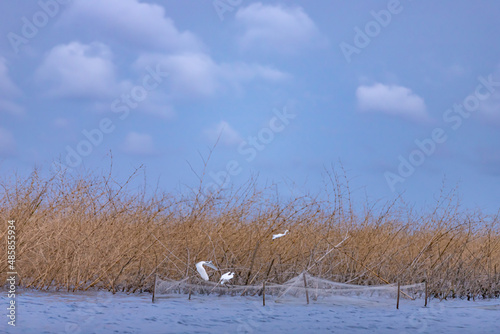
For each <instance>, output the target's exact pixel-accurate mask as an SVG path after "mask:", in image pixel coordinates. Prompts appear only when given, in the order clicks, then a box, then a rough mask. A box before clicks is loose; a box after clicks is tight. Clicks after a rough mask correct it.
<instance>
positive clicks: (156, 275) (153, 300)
mask: <svg viewBox="0 0 500 334" xmlns="http://www.w3.org/2000/svg"><path fill="white" fill-rule="evenodd" d="M157 277H158V274H156V273H155V282H154V286H153V298H152V300H151V302H152V303H154V302H155V292H156V278H157Z"/></svg>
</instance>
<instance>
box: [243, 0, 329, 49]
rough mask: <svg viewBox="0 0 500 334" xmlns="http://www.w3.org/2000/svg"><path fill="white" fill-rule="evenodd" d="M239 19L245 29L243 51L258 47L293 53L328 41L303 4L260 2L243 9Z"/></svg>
mask: <svg viewBox="0 0 500 334" xmlns="http://www.w3.org/2000/svg"><path fill="white" fill-rule="evenodd" d="M236 21H237V22H238V23H239V24H240V25H241V26H242V27H243V28H244V32H243V35H242V36H241V37H240V39H239V41H238V42H239V44H240V47H241V48H242V49H244V50H247V49H252V48H256V49H258V50H272V51H276V52H283V53H290V52H296V51H298V50H300V49H303V48H304V47H307V46H311V45H314V44H318V43H324V41H325V38H324V37H322V36H321V34H320V32H319V30H318V28H317V27H316V24H315V23H314V21H313V20H311V18H310V17H309V16H308V15H307V14H306V13H305V12H304V10H303V9H302V8H301V7H286V6H281V5H263V4H262V3H260V2H257V3H253V4H251V5H249V6H247V7H244V8H240V9H239V10H238V12H237V13H236Z"/></svg>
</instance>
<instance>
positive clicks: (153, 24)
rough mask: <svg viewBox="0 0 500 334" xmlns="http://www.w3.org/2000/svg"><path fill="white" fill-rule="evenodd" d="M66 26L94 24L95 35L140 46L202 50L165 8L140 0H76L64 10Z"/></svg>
mask: <svg viewBox="0 0 500 334" xmlns="http://www.w3.org/2000/svg"><path fill="white" fill-rule="evenodd" d="M59 24H60V25H62V26H75V27H78V26H82V27H91V31H94V32H96V35H95V36H94V38H97V37H99V39H102V38H103V37H104V38H110V39H113V40H115V39H116V40H118V42H126V44H134V45H136V46H137V47H140V48H147V49H149V50H163V51H187V50H191V51H192V50H200V49H201V48H202V47H203V45H202V43H201V42H200V41H199V40H198V39H197V38H196V36H195V35H193V34H192V33H191V32H189V31H185V32H180V31H179V30H178V29H177V28H176V27H175V24H174V23H173V21H172V20H171V19H169V18H167V17H165V9H164V8H163V7H161V6H159V5H156V4H150V3H145V2H139V1H137V0H106V1H101V0H75V1H74V2H73V4H72V6H71V7H69V8H68V9H67V10H65V12H64V13H63V15H62V17H61V21H60V22H59Z"/></svg>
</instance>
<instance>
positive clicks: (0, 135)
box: [0, 128, 16, 155]
mask: <svg viewBox="0 0 500 334" xmlns="http://www.w3.org/2000/svg"><path fill="white" fill-rule="evenodd" d="M15 150H16V141H15V140H14V136H13V135H12V133H11V132H10V131H9V130H7V129H4V128H0V155H12V154H14V152H15Z"/></svg>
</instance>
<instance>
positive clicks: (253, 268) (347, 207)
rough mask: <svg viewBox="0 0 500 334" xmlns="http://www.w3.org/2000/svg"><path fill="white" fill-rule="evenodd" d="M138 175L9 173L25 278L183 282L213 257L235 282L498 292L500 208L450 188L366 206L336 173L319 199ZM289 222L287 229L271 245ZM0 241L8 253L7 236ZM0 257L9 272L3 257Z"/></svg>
mask: <svg viewBox="0 0 500 334" xmlns="http://www.w3.org/2000/svg"><path fill="white" fill-rule="evenodd" d="M138 176H139V171H136V173H134V175H132V176H131V178H130V179H128V180H125V181H124V182H118V181H116V180H115V179H114V178H113V176H112V175H111V174H107V175H99V174H98V173H90V172H89V173H85V174H79V175H78V176H71V175H68V174H64V173H62V174H54V175H53V176H49V177H42V176H41V175H40V173H39V172H38V171H36V170H35V171H34V172H33V173H32V174H31V175H30V176H29V177H27V178H25V179H22V178H15V177H12V178H10V179H4V180H3V181H2V183H1V189H2V190H1V193H0V221H2V223H1V224H0V235H1V236H2V239H3V238H5V236H6V233H7V221H8V220H9V219H14V220H15V221H16V228H17V262H16V265H17V271H18V273H19V277H20V282H19V284H20V285H21V286H24V287H31V288H36V289H54V288H55V289H65V290H69V291H75V290H87V289H91V288H100V289H107V290H110V291H113V292H114V291H118V290H119V291H129V292H135V291H144V290H146V291H148V290H150V289H151V287H152V284H153V277H154V275H153V274H154V273H158V274H159V275H160V276H164V277H170V278H173V279H180V278H183V277H186V276H190V275H195V274H196V272H195V271H194V264H195V263H196V262H197V261H201V260H212V261H213V262H214V264H215V265H216V266H217V267H218V268H221V269H223V270H226V269H227V270H232V271H235V272H236V277H235V283H237V284H257V283H259V284H260V283H261V282H262V281H263V280H266V281H268V282H275V283H282V282H284V281H286V280H288V279H290V278H291V277H294V276H296V275H298V274H299V273H301V272H302V271H304V270H308V271H309V272H310V273H311V274H312V275H315V276H320V277H323V278H326V279H330V280H335V281H338V282H350V283H355V284H383V283H384V282H391V283H392V282H401V284H410V283H417V282H423V281H425V280H426V281H427V282H428V285H429V291H430V294H431V295H433V296H435V297H439V298H449V297H467V298H476V297H498V296H499V295H500V272H499V271H500V227H499V219H498V216H487V215H484V214H482V213H481V212H474V211H467V210H462V209H461V208H460V206H459V204H457V201H455V199H454V196H453V194H448V195H443V196H442V197H441V199H440V200H438V201H437V202H436V206H435V208H434V209H431V210H429V211H428V212H417V211H416V210H414V209H412V208H411V207H408V206H405V205H404V204H403V203H402V202H401V201H399V200H396V201H394V202H391V203H387V204H386V205H383V206H381V205H371V206H370V205H369V204H370V203H367V204H365V205H364V209H363V206H356V205H354V204H353V203H351V200H350V196H349V187H348V183H347V181H346V179H344V178H342V177H339V176H338V175H337V174H335V173H333V172H332V173H329V174H328V177H329V183H328V188H327V191H326V192H327V194H328V195H327V196H322V197H321V198H322V200H320V199H319V197H316V198H315V197H310V196H302V197H297V198H292V199H283V198H282V197H280V196H279V195H277V194H276V193H275V192H274V190H273V189H274V188H273V187H270V188H266V189H259V188H258V187H257V186H256V184H255V182H254V181H253V180H250V181H249V182H248V183H247V184H246V185H245V186H243V187H241V188H238V189H232V190H225V191H219V192H218V193H214V194H211V195H210V196H202V194H201V191H200V190H201V189H202V188H201V186H200V188H199V189H195V190H193V191H192V192H190V193H189V194H187V195H186V194H176V195H174V194H160V193H156V194H153V195H149V196H148V195H147V193H146V191H145V190H137V189H134V188H133V187H131V183H130V180H131V179H132V178H134V177H138ZM354 207H361V208H362V209H353V208H354ZM285 229H288V230H290V233H289V234H288V235H287V236H286V237H283V238H280V239H277V240H276V241H274V242H271V236H272V234H273V233H282V232H283V231H284V230H285ZM347 233H348V235H349V238H348V239H347V240H346V241H345V242H344V243H343V244H342V245H341V246H340V247H338V248H335V245H337V244H338V243H339V242H340V241H341V240H343V239H344V237H345V235H346V234H347ZM0 248H1V249H0V254H6V242H2V244H1V247H0ZM2 256H5V258H6V255H2ZM0 263H1V277H0V279H2V280H5V278H6V272H7V271H8V270H7V263H6V261H2V262H0ZM216 278H217V277H216Z"/></svg>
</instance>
